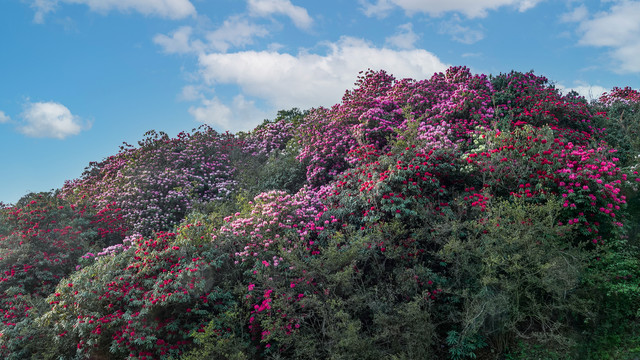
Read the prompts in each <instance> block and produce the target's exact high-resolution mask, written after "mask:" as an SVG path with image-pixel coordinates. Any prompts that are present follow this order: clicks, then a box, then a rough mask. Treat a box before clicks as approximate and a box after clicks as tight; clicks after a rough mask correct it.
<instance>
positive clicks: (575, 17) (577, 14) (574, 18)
mask: <svg viewBox="0 0 640 360" xmlns="http://www.w3.org/2000/svg"><path fill="white" fill-rule="evenodd" d="M588 15H589V10H587V7H586V6H584V5H580V6H578V7H577V8H575V9H573V11H571V12H568V13H565V14H562V15H561V16H560V21H562V22H580V21H583V20H585V19H586V18H587V16H588Z"/></svg>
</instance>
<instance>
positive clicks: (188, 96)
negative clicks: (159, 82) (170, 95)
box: [178, 85, 203, 101]
mask: <svg viewBox="0 0 640 360" xmlns="http://www.w3.org/2000/svg"><path fill="white" fill-rule="evenodd" d="M202 98H203V96H202V93H201V92H200V89H199V88H198V87H197V86H195V85H187V86H185V87H183V88H182V92H181V93H180V95H179V96H178V99H179V100H183V101H196V100H200V99H202Z"/></svg>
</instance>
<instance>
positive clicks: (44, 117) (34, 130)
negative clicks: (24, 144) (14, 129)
mask: <svg viewBox="0 0 640 360" xmlns="http://www.w3.org/2000/svg"><path fill="white" fill-rule="evenodd" d="M22 119H23V123H22V124H21V125H20V126H19V127H18V130H19V131H20V132H21V133H23V134H25V135H27V136H31V137H46V138H57V139H64V138H66V137H67V136H71V135H77V134H79V133H80V131H82V130H85V129H88V128H90V127H91V125H90V124H83V123H82V121H81V120H80V118H78V117H77V116H75V115H73V114H72V113H71V111H69V109H67V107H66V106H64V105H62V104H59V103H56V102H37V103H29V104H27V106H26V109H25V111H24V112H23V113H22Z"/></svg>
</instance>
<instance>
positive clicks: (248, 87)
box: [199, 37, 447, 109]
mask: <svg viewBox="0 0 640 360" xmlns="http://www.w3.org/2000/svg"><path fill="white" fill-rule="evenodd" d="M325 46H326V47H327V49H328V51H327V53H326V54H312V53H308V52H300V53H298V54H297V55H291V54H287V53H279V52H274V51H242V52H236V53H229V54H223V53H212V54H203V55H201V56H200V57H199V65H200V68H201V70H200V71H201V74H202V77H203V79H204V80H205V81H206V83H207V84H209V85H210V86H215V85H216V84H232V85H237V86H239V87H240V89H241V91H242V92H243V93H244V94H247V95H250V96H253V97H256V98H259V99H263V100H265V101H266V102H267V103H268V104H270V105H272V106H273V107H275V108H277V109H283V108H291V107H299V108H310V107H317V106H330V105H333V104H335V103H337V102H338V101H339V100H340V98H341V96H342V95H343V93H344V91H345V89H347V88H350V87H352V85H353V83H354V81H355V80H356V76H357V74H358V72H359V71H362V70H366V69H367V68H371V69H374V70H379V69H385V70H386V71H388V72H390V73H392V74H394V75H395V76H396V77H399V78H401V77H412V78H418V79H419V78H425V77H429V76H431V75H432V74H433V73H434V72H439V71H444V70H445V69H446V68H447V65H445V64H443V63H442V62H441V61H440V60H439V59H438V58H437V57H436V56H434V55H433V54H431V53H429V52H427V51H426V50H422V49H414V50H392V49H389V48H377V47H374V46H372V45H371V44H369V43H367V42H365V41H363V40H360V39H355V38H351V37H343V38H342V39H341V40H340V41H338V42H336V43H326V44H325Z"/></svg>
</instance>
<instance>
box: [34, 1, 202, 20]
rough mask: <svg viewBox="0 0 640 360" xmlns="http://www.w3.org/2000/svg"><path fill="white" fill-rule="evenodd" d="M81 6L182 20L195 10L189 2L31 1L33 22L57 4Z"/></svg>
mask: <svg viewBox="0 0 640 360" xmlns="http://www.w3.org/2000/svg"><path fill="white" fill-rule="evenodd" d="M60 3H66V4H83V5H87V6H88V7H89V9H91V11H97V12H102V13H107V12H109V11H112V10H117V11H121V12H129V11H134V12H138V13H141V14H143V15H147V16H158V17H162V18H169V19H184V18H186V17H188V16H194V15H196V8H195V7H194V6H193V4H192V3H191V2H190V1H189V0H33V1H32V3H31V7H32V8H34V9H35V10H36V14H35V16H34V21H35V22H40V23H41V22H43V21H44V16H45V15H46V14H47V13H50V12H53V11H55V7H56V5H57V4H60Z"/></svg>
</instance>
